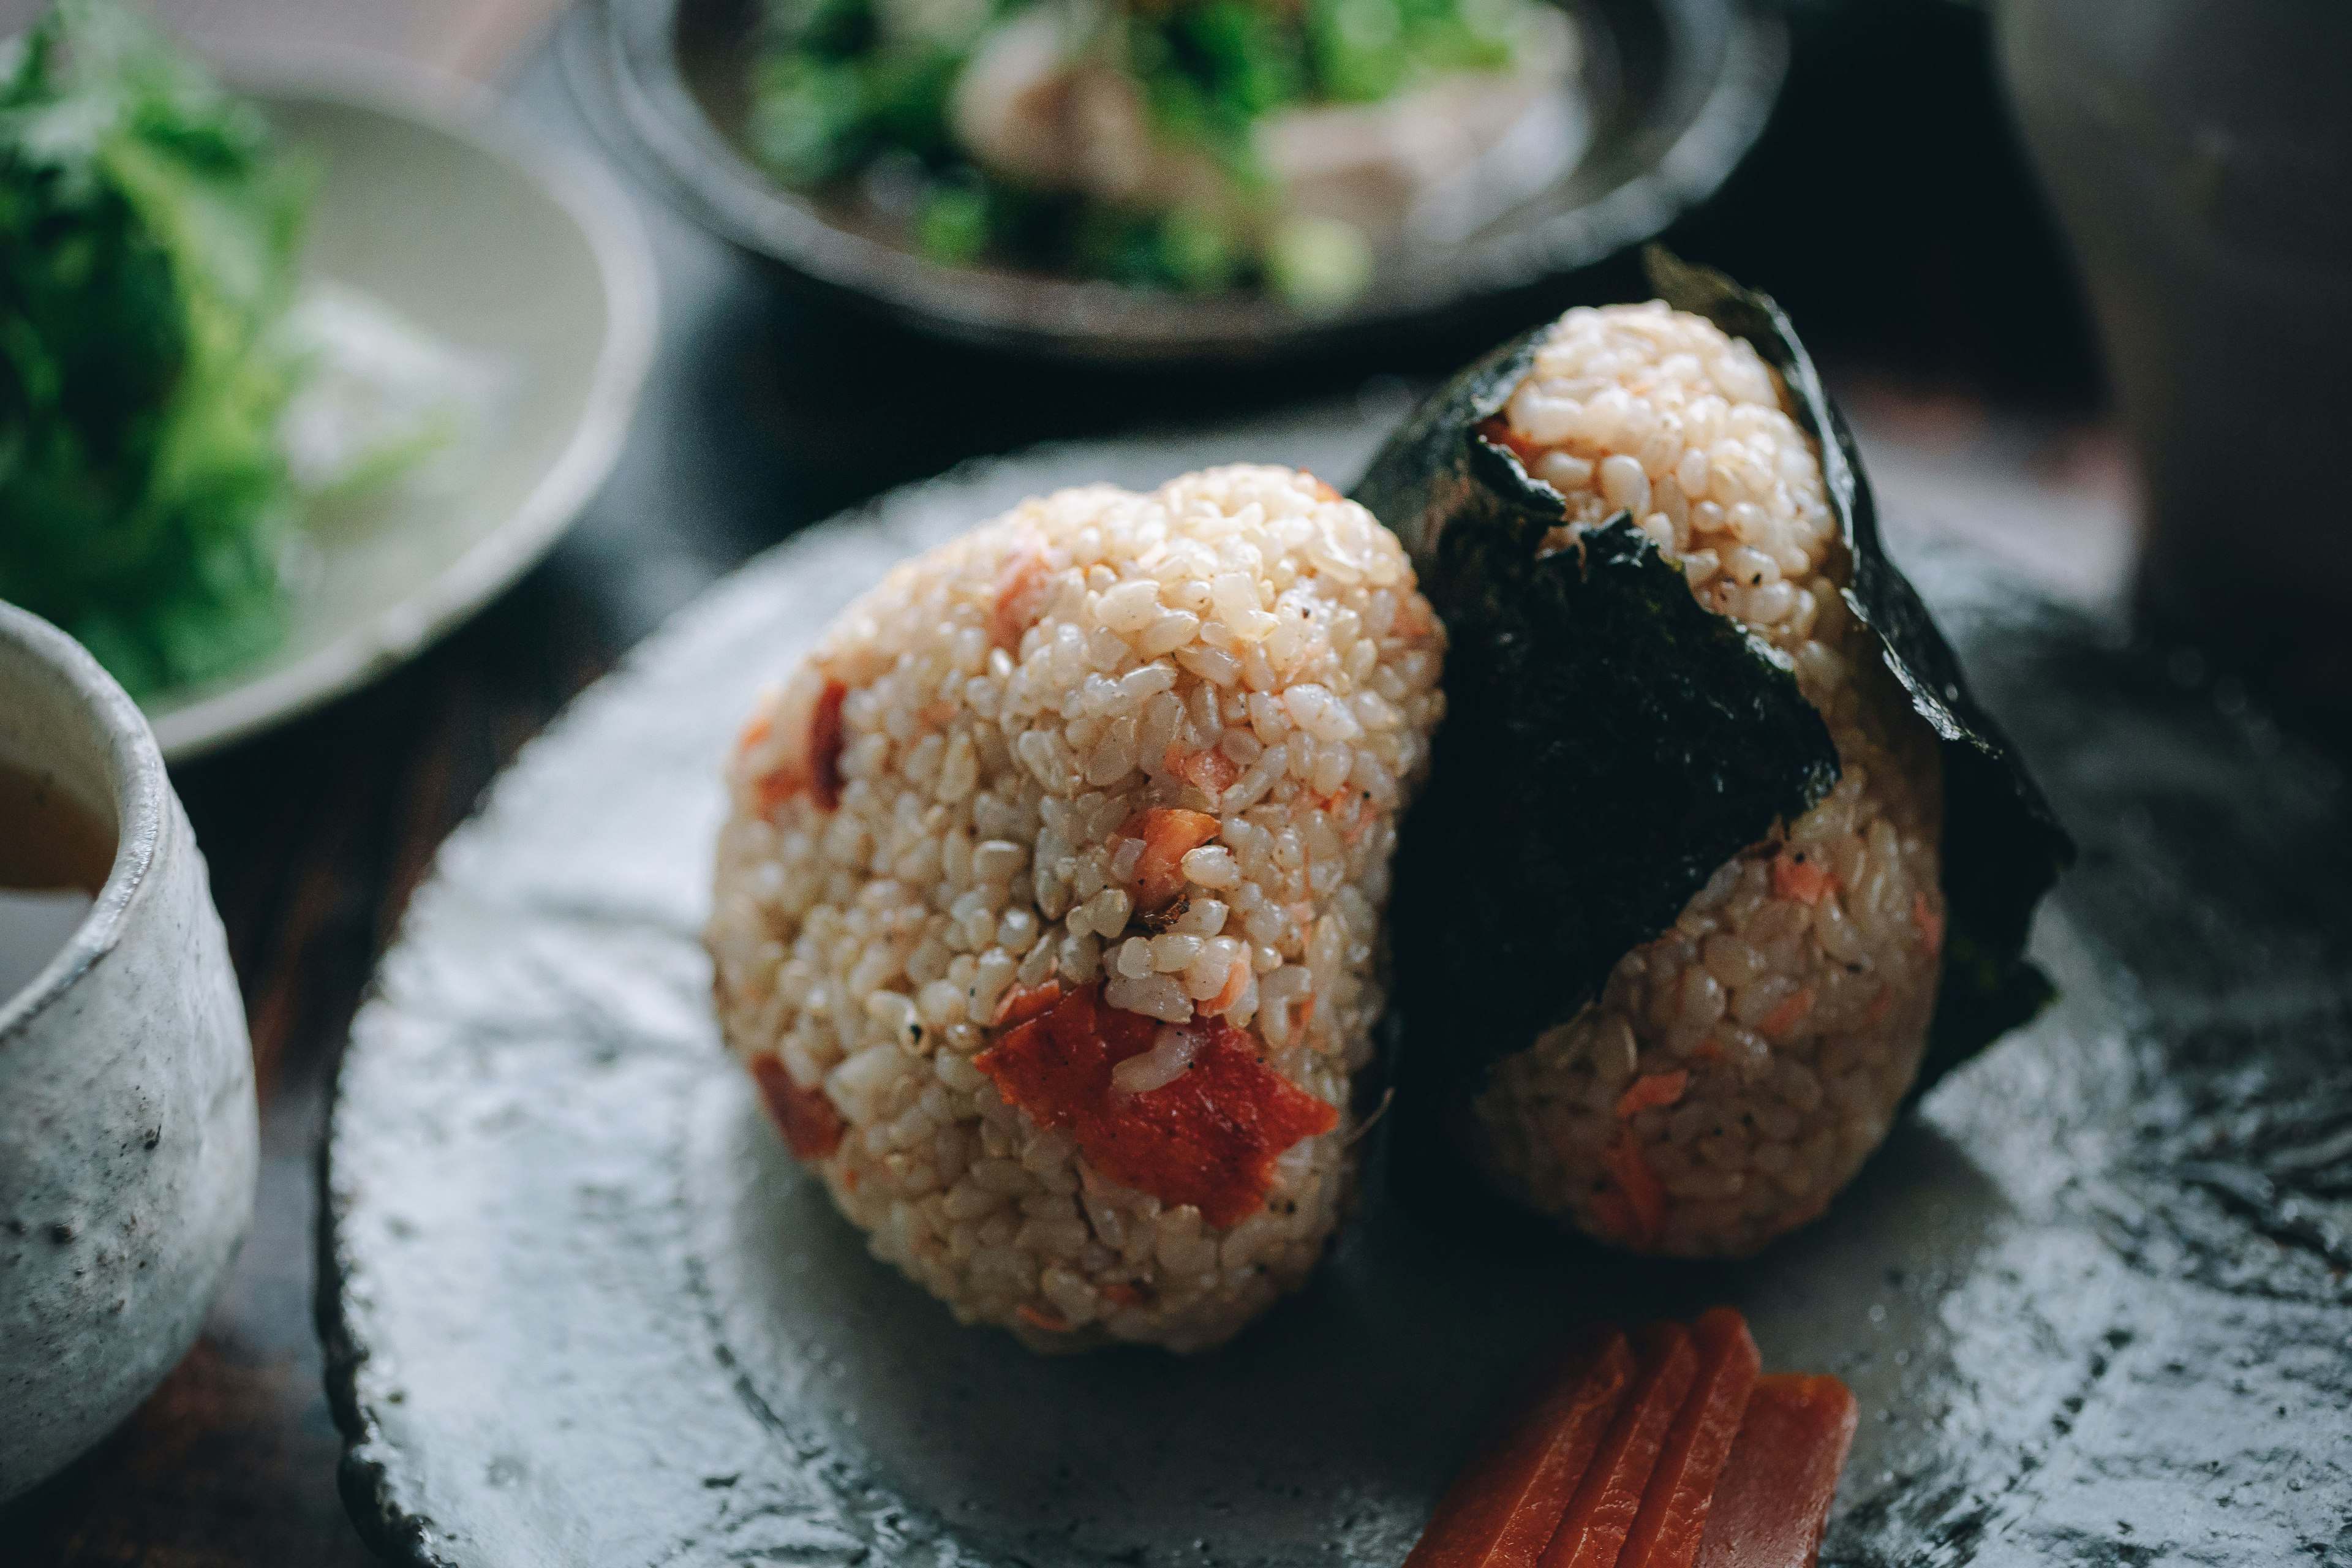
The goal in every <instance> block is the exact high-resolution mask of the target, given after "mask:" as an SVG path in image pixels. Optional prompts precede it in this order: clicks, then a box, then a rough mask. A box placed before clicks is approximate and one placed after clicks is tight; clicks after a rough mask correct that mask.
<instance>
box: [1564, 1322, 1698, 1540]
mask: <svg viewBox="0 0 2352 1568" xmlns="http://www.w3.org/2000/svg"><path fill="white" fill-rule="evenodd" d="M1634 1340H1635V1344H1636V1345H1637V1347H1638V1348H1639V1349H1640V1351H1641V1371H1640V1373H1638V1374H1637V1375H1636V1377H1635V1379H1634V1383H1633V1391H1632V1392H1631V1394H1628V1395H1627V1397H1626V1400H1625V1404H1624V1405H1623V1406H1622V1408H1621V1409H1619V1411H1618V1412H1617V1419H1616V1421H1615V1422H1614V1423H1613V1424H1612V1426H1610V1428H1609V1435H1608V1436H1606V1437H1604V1438H1602V1439H1601V1447H1600V1449H1599V1451H1598V1452H1596V1453H1595V1454H1594V1455H1593V1458H1592V1468H1591V1469H1589V1470H1588V1471H1586V1472H1585V1477H1584V1484H1583V1485H1581V1486H1580V1487H1578V1488H1577V1489H1576V1496H1575V1498H1574V1499H1572V1500H1570V1503H1569V1505H1568V1512H1567V1513H1566V1514H1565V1515H1564V1516H1563V1517H1562V1518H1561V1520H1560V1523H1559V1533H1558V1534H1556V1535H1554V1536H1553V1537H1552V1538H1551V1544H1549V1546H1547V1547H1545V1548H1544V1553H1543V1557H1542V1559H1541V1561H1540V1564H1539V1568H1612V1564H1613V1563H1616V1561H1617V1557H1618V1553H1619V1552H1621V1551H1622V1550H1623V1548H1624V1545H1625V1532H1626V1531H1629V1530H1631V1529H1632V1528H1633V1518H1634V1515H1635V1514H1637V1513H1638V1512H1640V1511H1641V1507H1642V1494H1643V1491H1644V1490H1645V1489H1647V1488H1648V1486H1649V1481H1650V1472H1651V1471H1652V1470H1654V1469H1655V1468H1657V1464H1658V1456H1659V1454H1660V1452H1661V1451H1662V1450H1663V1449H1664V1447H1665V1442H1666V1433H1667V1431H1668V1429H1669V1428H1671V1427H1672V1426H1674V1423H1675V1416H1676V1415H1679V1414H1680V1413H1681V1411H1682V1407H1683V1402H1684V1401H1685V1399H1687V1398H1689V1396H1690V1391H1691V1384H1694V1383H1695V1382H1696V1381H1697V1379H1698V1350H1697V1347H1696V1346H1695V1345H1694V1344H1693V1343H1692V1342H1691V1334H1690V1331H1689V1330H1688V1329H1685V1328H1684V1327H1683V1326H1682V1325H1681V1324H1680V1323H1648V1324H1644V1325H1643V1327H1642V1328H1641V1329H1639V1330H1638V1331H1636V1332H1635V1336H1634Z"/></svg>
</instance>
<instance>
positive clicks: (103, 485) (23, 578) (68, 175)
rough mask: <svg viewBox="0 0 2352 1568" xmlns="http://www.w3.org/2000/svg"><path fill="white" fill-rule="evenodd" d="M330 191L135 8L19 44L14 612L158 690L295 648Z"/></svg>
mask: <svg viewBox="0 0 2352 1568" xmlns="http://www.w3.org/2000/svg"><path fill="white" fill-rule="evenodd" d="M307 191H308V181H307V178H306V175H305V174H304V171H303V170H302V169H301V167H300V166H299V164H298V163H295V162H294V161H293V160H291V159H289V157H287V156H286V155H284V154H283V153H280V152H279V151H278V149H277V148H276V147H275V146H274V144H273V143H272V142H271V139H270V136H269V132H268V127H267V126H266V125H265V124H264V122H263V121H262V120H261V117H260V116H259V114H258V113H257V111H256V110H253V109H252V108H251V107H250V106H248V105H246V104H243V103H240V102H238V101H237V100H235V99H232V98H230V97H228V96H227V95H226V94H225V93H223V92H222V91H221V90H220V89H218V88H217V87H216V86H215V85H214V84H213V83H212V82H211V81H210V80H209V79H207V78H206V77H205V75H204V74H203V73H202V72H201V71H200V70H199V69H198V68H195V67H194V65H193V64H191V63H190V62H189V61H188V60H187V59H185V58H184V57H183V56H182V55H180V54H179V53H178V52H177V51H176V50H175V49H174V48H173V47H172V46H171V45H170V44H169V43H168V42H167V41H166V40H165V39H164V38H163V36H162V35H161V33H160V32H159V31H158V30H157V29H156V28H155V27H154V26H152V24H151V23H149V22H148V21H147V20H146V19H145V18H144V17H143V16H140V15H139V14H138V13H136V12H134V11H132V10H130V9H128V8H126V7H124V6H122V5H117V4H113V3H110V0H60V3H59V4H58V5H57V6H56V7H55V8H54V9H53V10H51V11H50V12H49V13H48V14H47V16H44V17H43V18H42V19H41V20H40V21H39V22H38V23H37V25H36V26H34V27H33V29H32V31H31V32H30V33H29V34H27V35H26V37H22V38H20V39H17V40H16V41H14V42H13V43H10V44H6V45H0V596H5V598H7V599H9V600H12V601H14V602H16V603H17V604H19V605H24V606H25V607H26V608H28V609H31V610H33V611H35V612H36V613H37V614H39V615H42V616H47V617H48V618H49V619H51V620H53V621H56V622H57V623H58V624H59V625H60V626H64V627H65V628H66V629H67V630H68V632H70V633H72V634H73V635H74V636H75V637H79V639H80V640H81V641H82V642H83V643H84V644H85V645H87V646H88V647H89V648H90V650H91V651H92V652H93V653H95V654H96V655H97V656H98V658H100V660H101V661H102V662H103V663H104V664H105V665H106V666H107V668H109V669H110V670H112V671H113V672H114V674H115V675H116V677H117V678H118V679H121V681H122V682H123V684H124V685H125V686H127V687H129V688H130V689H131V690H133V691H134V692H138V691H147V690H153V689H158V688H161V687H164V686H168V685H172V684H175V683H178V682H182V681H187V680H194V679H202V678H204V677H205V676H209V675H213V674H215V673H217V672H219V671H221V670H223V669H225V668H227V667H229V666H231V665H233V664H235V663H236V662H238V661H240V660H242V659H245V658H249V657H251V656H253V655H254V654H256V653H258V652H260V651H262V650H264V649H266V648H267V647H269V646H271V645H272V644H273V643H274V642H276V641H277V639H278V637H280V636H281V634H282V631H283V626H284V619H285V598H284V591H283V587H282V584H281V582H280V577H279V563H280V559H281V556H282V553H283V550H284V546H285V544H286V542H287V539H288V536H289V531H290V530H291V529H292V527H293V525H294V522H295V521H296V506H297V496H296V492H295V488H294V485H293V483H292V481H291V479H289V474H288V470H287V464H286V460H285V458H284V457H283V456H282V455H281V453H280V450H279V447H278V421H279V417H280V416H281V414H282V412H283V410H284V408H285V406H286V403H287V400H288V398H289V396H290V395H291V394H292V393H293V391H294V389H295V386H296V384H297V381H298V375H299V364H298V363H297V361H296V358H295V355H294V353H292V351H291V350H290V349H289V348H288V347H287V346H286V345H285V343H284V342H281V340H280V338H279V335H278V323H279V321H280V319H281V317H282V316H283V315H284V313H285V311H286V309H287V307H288V304H289V299H290V296H291V293H292V290H293V284H294V266H293V264H294V256H295V248H296V242H297V238H298V235H299V227H300V224H301V217H302V213H303V208H304V205H305V199H306V195H307Z"/></svg>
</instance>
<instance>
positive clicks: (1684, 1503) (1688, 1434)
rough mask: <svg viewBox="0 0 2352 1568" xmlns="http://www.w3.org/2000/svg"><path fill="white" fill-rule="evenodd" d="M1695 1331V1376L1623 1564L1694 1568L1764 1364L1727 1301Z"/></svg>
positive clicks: (1744, 1323) (1646, 1567) (1652, 1478)
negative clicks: (1719, 1483)
mask: <svg viewBox="0 0 2352 1568" xmlns="http://www.w3.org/2000/svg"><path fill="white" fill-rule="evenodd" d="M1691 1337H1692V1338H1693V1339H1694V1340H1696V1341H1697V1342H1698V1379H1697V1382H1696V1384H1695V1385H1694V1386H1693V1387H1692V1389H1691V1392H1690V1397H1689V1398H1688V1399H1686V1400H1685V1401H1684V1402H1683V1408H1682V1413H1681V1414H1680V1415H1676V1416H1675V1424H1674V1426H1673V1427H1672V1428H1671V1429H1670V1430H1669V1431H1668V1432H1667V1433H1666V1446H1665V1448H1664V1451H1663V1452H1661V1453H1660V1455H1659V1456H1658V1468H1656V1469H1655V1470H1654V1471H1653V1472H1652V1473H1651V1476H1650V1485H1649V1489H1648V1490H1647V1491H1646V1492H1644V1493H1643V1497H1642V1511H1641V1512H1640V1513H1638V1514H1636V1515H1635V1516H1634V1519H1633V1529H1632V1531H1629V1532H1627V1534H1626V1537H1625V1550H1624V1552H1622V1554H1621V1555H1620V1556H1619V1558H1618V1560H1617V1561H1618V1564H1619V1568H1691V1564H1692V1563H1694V1562H1696V1560H1697V1557H1698V1545H1699V1538H1700V1535H1701V1534H1702V1532H1703V1531H1705V1530H1706V1517H1707V1505H1708V1503H1709V1502H1710V1501H1711V1500H1713V1499H1714V1496H1715V1487H1716V1482H1717V1480H1718V1479H1720V1478H1721V1477H1722V1474H1723V1467H1724V1463H1725V1461H1726V1460H1727V1459H1729V1458H1731V1446H1732V1443H1733V1441H1734V1440H1735V1439H1736V1438H1737V1437H1738V1435H1739V1425H1740V1417H1741V1416H1742V1415H1745V1414H1746V1413H1747V1410H1748V1393H1749V1391H1750V1390H1751V1389H1753V1388H1754V1387H1755V1386H1756V1374H1757V1373H1758V1371H1759V1370H1760V1369H1761V1367H1762V1365H1763V1360H1762V1358H1761V1357H1760V1356H1759V1355H1758V1354H1757V1352H1756V1341H1755V1340H1754V1339H1753V1338H1752V1337H1751V1336H1750V1335H1749V1334H1748V1323H1747V1321H1746V1320H1744V1319H1743V1318H1741V1317H1740V1315H1739V1314H1738V1312H1736V1311H1734V1310H1731V1309H1730V1308H1728V1307H1717V1308H1716V1309H1715V1310H1712V1311H1710V1312H1708V1313H1706V1315H1704V1316H1703V1317H1701V1318H1700V1319H1699V1321H1697V1322H1696V1323H1695V1324H1693V1325H1692V1326H1691Z"/></svg>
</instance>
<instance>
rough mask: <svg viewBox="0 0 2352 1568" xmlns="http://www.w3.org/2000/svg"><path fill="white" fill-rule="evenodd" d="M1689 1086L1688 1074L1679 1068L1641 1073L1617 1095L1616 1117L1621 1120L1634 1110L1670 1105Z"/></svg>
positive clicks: (1678, 1098) (1680, 1096) (1681, 1095)
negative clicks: (1628, 1086)
mask: <svg viewBox="0 0 2352 1568" xmlns="http://www.w3.org/2000/svg"><path fill="white" fill-rule="evenodd" d="M1689 1087H1690V1074H1689V1073H1687V1072H1685V1071H1683V1070H1682V1069H1680V1068H1677V1069H1675V1071H1673V1072H1653V1073H1643V1075H1642V1076H1641V1077H1640V1078H1637V1079H1634V1080H1633V1086H1632V1087H1631V1088H1629V1089H1626V1090H1625V1092H1624V1093H1623V1094H1622V1095H1619V1096H1618V1097H1617V1119H1618V1120H1619V1121H1623V1120H1624V1119H1625V1118H1626V1117H1629V1116H1631V1115H1633V1113H1634V1112H1636V1111H1641V1110H1650V1109H1652V1108H1653V1107H1664V1106H1668V1105H1672V1104H1673V1103H1674V1102H1675V1101H1676V1100H1680V1099H1681V1098H1682V1097H1683V1090H1684V1089H1687V1088H1689Z"/></svg>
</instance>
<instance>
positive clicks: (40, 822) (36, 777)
mask: <svg viewBox="0 0 2352 1568" xmlns="http://www.w3.org/2000/svg"><path fill="white" fill-rule="evenodd" d="M113 866H114V835H113V833H112V832H111V831H110V829H109V828H108V827H106V826H104V825H103V824H101V823H100V820H99V818H98V817H97V816H94V815H93V814H91V813H90V812H89V810H87V809H86V808H85V807H84V806H83V805H82V804H81V803H80V802H79V801H78V800H76V799H74V798H73V796H72V795H70V794H69V793H68V791H67V790H66V789H65V788H64V787H63V786H62V785H61V784H58V781H57V779H56V778H55V777H54V776H52V775H50V774H48V773H42V772H36V771H33V770H30V769H27V768H25V767H22V766H19V765H18V764H16V763H10V762H7V761H5V760H0V1001H5V1000H6V999H7V998H8V997H10V996H13V995H15V994H16V993H17V992H19V991H21V990H23V989H24V988H25V987H26V986H27V985H29V984H32V982H33V978H34V977H35V976H36V975H37V974H39V973H41V971H42V970H43V969H44V968H45V967H47V964H48V962H49V960H50V959H52V958H55V957H56V956H57V955H58V952H59V950H61V949H62V948H63V947H64V946H65V944H66V941H67V939H68V938H69V937H71V936H72V935H73V933H74V931H75V929H76V928H77V927H79V925H80V924H81V922H82V921H83V919H84V917H86V916H87V915H88V914H89V911H90V907H91V905H92V904H94V903H95V902H96V901H97V900H98V895H99V893H100V889H103V888H104V887H105V886H106V878H107V873H108V872H109V871H110V870H111V869H112V868H113Z"/></svg>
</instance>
